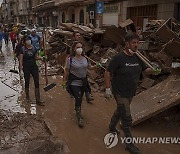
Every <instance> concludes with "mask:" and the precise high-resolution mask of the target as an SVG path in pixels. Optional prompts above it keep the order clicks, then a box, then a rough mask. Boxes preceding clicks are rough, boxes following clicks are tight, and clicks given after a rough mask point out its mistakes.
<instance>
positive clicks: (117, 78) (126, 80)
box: [105, 32, 160, 154]
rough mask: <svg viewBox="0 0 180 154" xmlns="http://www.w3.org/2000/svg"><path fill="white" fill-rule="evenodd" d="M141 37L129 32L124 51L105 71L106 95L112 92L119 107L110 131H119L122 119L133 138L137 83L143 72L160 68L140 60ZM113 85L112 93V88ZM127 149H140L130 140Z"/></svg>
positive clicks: (126, 134)
mask: <svg viewBox="0 0 180 154" xmlns="http://www.w3.org/2000/svg"><path fill="white" fill-rule="evenodd" d="M138 43H139V37H138V36H137V35H136V34H135V33H132V32H131V33H128V34H126V36H125V49H124V50H123V52H120V53H118V54H117V55H115V56H114V57H113V58H112V59H111V61H110V63H109V66H108V68H107V71H106V72H105V84H106V95H105V96H106V97H107V98H110V97H112V93H113V95H114V98H115V100H116V103H117V108H116V110H115V112H114V114H113V116H112V118H111V121H110V124H109V130H110V132H116V133H117V134H119V131H118V130H117V129H116V125H117V123H118V122H119V120H121V124H122V129H123V132H124V135H125V137H126V138H129V139H132V134H131V130H130V127H131V125H132V117H131V112H130V104H131V101H132V99H133V96H135V94H136V88H137V84H138V81H139V78H140V75H141V73H142V72H143V71H144V72H145V73H147V74H153V73H155V75H157V74H159V73H160V71H159V70H158V69H155V70H152V69H150V68H148V67H147V66H146V65H145V63H144V62H142V60H140V59H139V58H138V57H137V56H136V54H134V52H136V51H137V46H138ZM110 86H111V87H112V93H111V88H110ZM126 149H127V150H128V151H129V152H130V153H132V154H139V153H140V150H139V149H138V148H137V147H136V146H135V145H134V144H133V143H130V142H127V143H126Z"/></svg>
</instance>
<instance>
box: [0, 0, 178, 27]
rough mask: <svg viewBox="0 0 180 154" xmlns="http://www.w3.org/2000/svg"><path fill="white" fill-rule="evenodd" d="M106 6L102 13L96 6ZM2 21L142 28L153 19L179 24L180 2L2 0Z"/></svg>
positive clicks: (168, 0)
mask: <svg viewBox="0 0 180 154" xmlns="http://www.w3.org/2000/svg"><path fill="white" fill-rule="evenodd" d="M99 2H102V3H103V12H101V13H99V12H98V9H97V5H96V4H97V3H99ZM0 14H1V15H0V16H1V22H3V23H12V22H17V23H24V24H39V25H45V26H51V27H57V26H58V25H60V23H64V22H72V23H77V24H81V25H88V24H89V23H93V24H94V25H95V26H97V27H102V26H105V25H115V26H118V25H119V23H120V22H122V21H125V20H126V19H128V18H130V19H132V20H133V22H134V23H135V25H136V26H139V27H141V28H143V27H144V25H145V24H146V23H147V22H148V20H150V19H164V20H166V19H168V18H170V17H174V18H176V19H177V20H178V21H180V1H179V0H151V1H149V0H3V3H2V5H1V12H0Z"/></svg>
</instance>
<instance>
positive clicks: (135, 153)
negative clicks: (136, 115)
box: [123, 127, 140, 154]
mask: <svg viewBox="0 0 180 154" xmlns="http://www.w3.org/2000/svg"><path fill="white" fill-rule="evenodd" d="M123 132H124V135H125V137H126V138H127V140H128V139H129V140H131V141H132V134H131V130H130V127H124V128H123ZM125 149H126V150H128V151H129V152H130V153H131V154H140V150H139V149H138V148H137V147H136V146H135V145H134V144H133V143H129V142H128V143H126V148H125Z"/></svg>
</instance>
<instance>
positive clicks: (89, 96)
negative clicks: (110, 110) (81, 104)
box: [85, 92, 94, 103]
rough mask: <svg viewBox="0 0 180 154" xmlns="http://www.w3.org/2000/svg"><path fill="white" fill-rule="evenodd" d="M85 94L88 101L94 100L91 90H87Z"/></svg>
mask: <svg viewBox="0 0 180 154" xmlns="http://www.w3.org/2000/svg"><path fill="white" fill-rule="evenodd" d="M85 96H86V101H87V102H88V103H92V102H91V101H93V100H94V99H93V97H92V96H91V94H90V93H89V92H85Z"/></svg>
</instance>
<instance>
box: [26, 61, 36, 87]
mask: <svg viewBox="0 0 180 154" xmlns="http://www.w3.org/2000/svg"><path fill="white" fill-rule="evenodd" d="M23 72H24V80H25V88H26V89H29V83H30V75H32V77H33V80H34V85H35V89H37V88H39V71H38V67H37V65H34V66H31V67H30V66H23Z"/></svg>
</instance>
